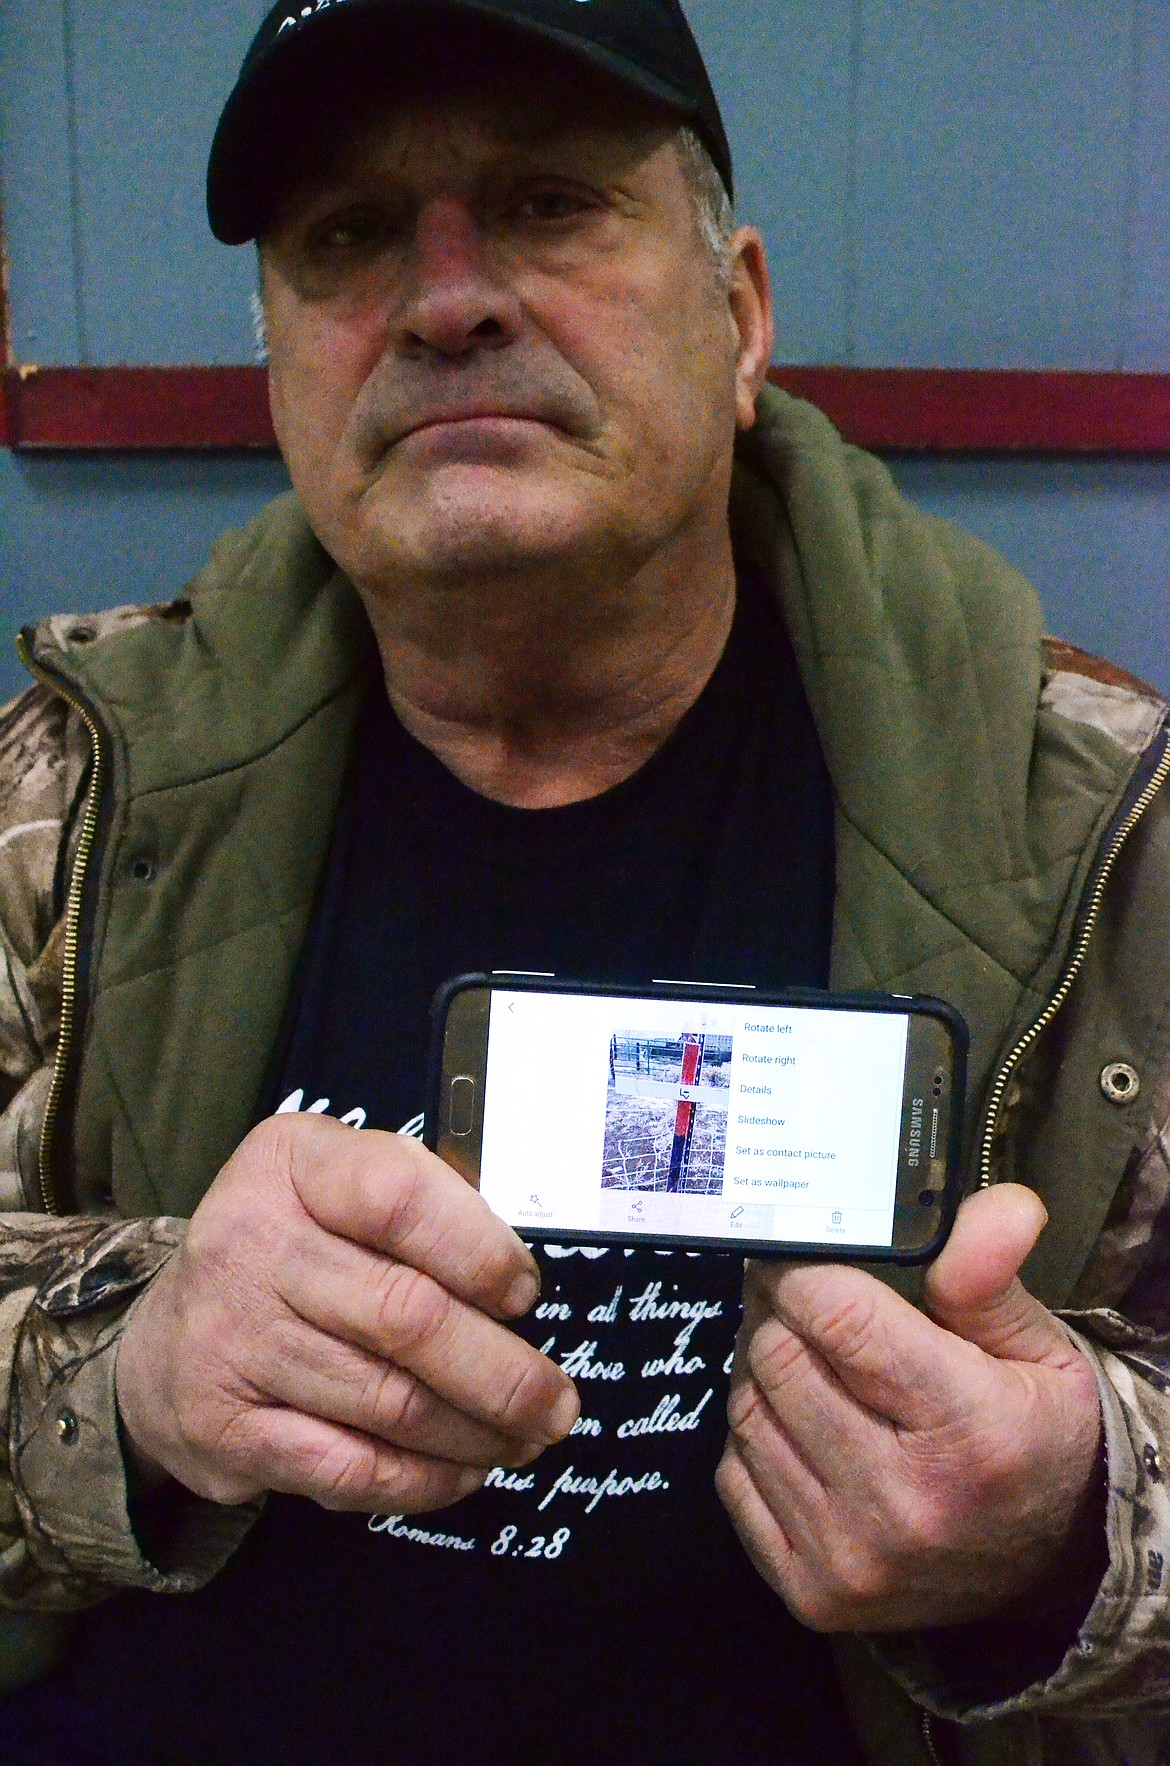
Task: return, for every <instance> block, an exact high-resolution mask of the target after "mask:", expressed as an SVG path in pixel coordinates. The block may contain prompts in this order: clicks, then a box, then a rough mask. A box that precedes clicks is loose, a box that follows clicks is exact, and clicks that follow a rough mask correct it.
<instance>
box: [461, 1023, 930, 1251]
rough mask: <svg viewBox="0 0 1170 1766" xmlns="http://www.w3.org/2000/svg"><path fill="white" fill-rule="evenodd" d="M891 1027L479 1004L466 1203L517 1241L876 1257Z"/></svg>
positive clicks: (886, 1170) (892, 1093) (890, 1125)
mask: <svg viewBox="0 0 1170 1766" xmlns="http://www.w3.org/2000/svg"><path fill="white" fill-rule="evenodd" d="M908 1023H909V1020H908V1019H907V1017H906V1016H905V1015H904V1014H901V1013H880V1012H848V1011H834V1010H831V1009H824V1008H818V1007H813V1008H809V1007H780V1006H749V1005H738V1004H736V1005H731V1004H719V1003H712V1002H708V1001H704V1000H678V999H665V998H657V997H654V998H648V999H628V998H621V997H615V996H612V995H606V994H570V993H538V992H535V991H533V992H529V991H527V990H523V991H518V992H508V991H505V990H502V989H500V990H493V992H492V1000H491V1008H490V1012H489V1017H488V1051H487V1071H486V1078H485V1087H484V1107H483V1140H482V1147H481V1154H480V1191H481V1193H482V1194H483V1196H484V1197H485V1198H486V1200H487V1201H488V1202H489V1203H490V1204H491V1206H492V1207H493V1208H494V1209H495V1210H496V1212H497V1213H498V1214H500V1215H502V1217H503V1218H504V1219H505V1220H507V1221H509V1222H510V1223H511V1224H512V1225H513V1226H516V1227H517V1228H519V1229H520V1230H523V1229H525V1228H531V1229H532V1230H534V1231H540V1230H542V1229H543V1230H544V1231H547V1232H557V1233H574V1232H586V1233H600V1234H605V1233H614V1234H619V1233H620V1234H630V1233H653V1234H659V1235H665V1236H682V1237H685V1236H686V1235H687V1234H694V1235H695V1236H696V1237H706V1238H730V1239H737V1238H738V1239H744V1240H755V1241H760V1242H775V1243H778V1244H782V1243H789V1244H800V1243H806V1244H814V1243H824V1242H831V1241H832V1240H834V1239H837V1240H839V1241H840V1242H842V1243H843V1244H850V1245H883V1246H886V1245H889V1244H890V1243H891V1242H892V1237H893V1221H894V1200H895V1190H896V1181H897V1168H898V1138H899V1134H900V1131H901V1119H902V1082H903V1076H904V1072H905V1062H906V1038H907V1029H908ZM936 1114H937V1113H936Z"/></svg>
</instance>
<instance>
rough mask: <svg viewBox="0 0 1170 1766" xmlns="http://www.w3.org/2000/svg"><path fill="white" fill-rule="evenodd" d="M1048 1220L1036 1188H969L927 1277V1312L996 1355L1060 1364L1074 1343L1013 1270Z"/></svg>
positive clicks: (1071, 1352) (1012, 1358) (969, 1340)
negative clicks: (975, 1191) (969, 1190)
mask: <svg viewBox="0 0 1170 1766" xmlns="http://www.w3.org/2000/svg"><path fill="white" fill-rule="evenodd" d="M1047 1220H1048V1212H1047V1210H1046V1209H1045V1207H1044V1204H1043V1202H1042V1201H1041V1200H1040V1198H1039V1196H1038V1195H1036V1194H1035V1192H1034V1191H1033V1190H1028V1189H1025V1188H1024V1186H1023V1185H1022V1184H1018V1183H1003V1184H997V1185H996V1186H995V1187H994V1188H993V1189H989V1190H979V1191H978V1192H977V1193H976V1194H975V1195H973V1196H968V1197H967V1199H966V1201H965V1202H964V1203H963V1204H962V1205H961V1207H960V1209H959V1212H958V1214H957V1215H956V1217H955V1224H954V1228H953V1230H952V1232H951V1236H950V1238H949V1239H948V1240H947V1243H946V1245H945V1246H944V1247H943V1249H942V1251H941V1253H940V1254H939V1256H938V1258H937V1260H936V1261H935V1262H934V1264H932V1266H931V1268H930V1270H929V1272H928V1274H927V1277H926V1288H925V1299H926V1306H927V1310H928V1311H929V1312H930V1314H931V1317H932V1318H934V1319H935V1321H936V1322H937V1323H938V1324H940V1325H942V1326H943V1327H944V1328H945V1329H946V1330H948V1331H952V1332H953V1333H954V1334H955V1336H956V1337H963V1338H965V1339H966V1341H967V1342H968V1343H974V1344H975V1345H976V1346H977V1347H978V1348H980V1349H983V1350H985V1351H986V1353H987V1354H988V1355H994V1356H995V1357H996V1358H997V1359H999V1360H1001V1361H1029V1362H1033V1363H1036V1362H1044V1363H1048V1364H1049V1365H1051V1366H1064V1365H1065V1364H1066V1363H1067V1362H1068V1361H1069V1359H1070V1357H1071V1356H1072V1355H1074V1354H1075V1353H1076V1351H1075V1349H1074V1348H1073V1345H1072V1344H1071V1343H1070V1341H1069V1339H1068V1337H1067V1336H1066V1335H1065V1332H1064V1331H1063V1329H1062V1328H1061V1326H1060V1324H1059V1323H1058V1322H1057V1320H1056V1319H1055V1318H1054V1317H1053V1316H1052V1314H1051V1313H1050V1312H1049V1311H1048V1309H1047V1307H1045V1306H1042V1305H1041V1304H1040V1302H1039V1300H1036V1299H1034V1298H1033V1296H1032V1295H1031V1294H1029V1292H1028V1290H1027V1289H1026V1288H1025V1286H1024V1284H1023V1282H1021V1281H1020V1279H1019V1275H1018V1273H1017V1272H1018V1270H1019V1268H1020V1265H1021V1264H1022V1263H1023V1261H1024V1259H1025V1257H1026V1256H1027V1255H1028V1253H1029V1251H1030V1250H1031V1249H1032V1247H1033V1245H1034V1244H1035V1243H1036V1241H1037V1239H1038V1238H1039V1237H1040V1234H1041V1232H1042V1231H1043V1230H1044V1226H1045V1223H1046V1222H1047Z"/></svg>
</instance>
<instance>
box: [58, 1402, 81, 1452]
mask: <svg viewBox="0 0 1170 1766" xmlns="http://www.w3.org/2000/svg"><path fill="white" fill-rule="evenodd" d="M57 1434H58V1436H59V1437H60V1439H61V1440H62V1441H63V1442H64V1443H65V1445H66V1447H72V1446H73V1443H74V1442H75V1441H76V1440H77V1417H76V1415H75V1413H74V1412H73V1411H71V1410H62V1411H59V1412H58V1413H57Z"/></svg>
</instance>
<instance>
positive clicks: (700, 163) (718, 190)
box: [677, 125, 735, 286]
mask: <svg viewBox="0 0 1170 1766" xmlns="http://www.w3.org/2000/svg"><path fill="white" fill-rule="evenodd" d="M677 141H678V153H679V158H680V160H681V161H682V168H683V174H684V176H685V178H686V181H687V188H688V189H689V190H690V193H691V197H692V200H693V202H694V205H695V220H696V222H697V224H698V228H699V237H700V238H701V239H702V241H703V244H704V245H705V246H706V248H707V250H708V252H709V253H710V255H711V260H712V262H713V263H714V265H715V269H716V273H717V274H718V277H719V281H720V283H721V285H723V286H726V284H727V283H728V281H729V280H730V277H731V252H730V249H729V248H730V245H731V236H732V234H733V233H734V232H735V209H734V207H733V206H732V201H731V197H730V196H729V195H728V193H727V186H726V184H725V183H724V182H723V179H722V178H721V177H720V175H719V171H718V169H717V167H716V165H715V161H714V160H713V159H712V158H711V154H710V152H709V151H708V149H707V146H706V144H705V143H704V142H703V141H702V140H701V139H700V137H699V136H698V135H697V134H696V133H695V131H694V129H692V128H690V127H688V126H686V125H684V126H683V127H682V128H681V129H680V130H679V132H678V136H677Z"/></svg>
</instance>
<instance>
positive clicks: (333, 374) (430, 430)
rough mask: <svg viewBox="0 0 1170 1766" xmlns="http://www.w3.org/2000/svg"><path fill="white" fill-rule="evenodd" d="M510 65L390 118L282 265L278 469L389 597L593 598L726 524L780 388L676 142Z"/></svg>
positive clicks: (330, 188) (653, 123) (358, 145)
mask: <svg viewBox="0 0 1170 1766" xmlns="http://www.w3.org/2000/svg"><path fill="white" fill-rule="evenodd" d="M506 60H507V58H505V57H502V56H501V57H500V58H499V60H497V61H496V62H495V63H494V65H492V64H489V65H488V66H486V67H484V68H483V69H482V73H481V74H480V75H479V76H477V79H476V81H475V87H474V90H467V89H460V88H459V87H458V85H456V87H455V89H453V90H449V91H447V92H446V93H444V94H443V95H442V96H441V97H432V98H430V99H429V100H424V99H412V100H409V101H407V100H404V99H402V98H398V99H396V100H394V101H393V103H389V102H388V101H386V100H383V101H382V102H381V103H380V104H377V105H373V106H369V107H368V108H367V114H366V115H365V116H364V117H363V118H362V119H361V120H360V121H359V122H358V123H356V124H355V125H353V126H351V128H350V129H349V131H348V132H347V133H346V135H345V138H344V139H343V140H341V141H340V142H339V143H337V145H336V148H335V149H331V151H330V153H329V154H328V156H327V157H326V158H325V163H323V164H322V165H321V166H320V168H319V170H318V169H317V168H314V174H313V176H312V177H311V178H306V177H301V178H300V179H298V180H297V181H296V182H295V184H294V187H293V189H292V191H291V192H290V194H289V195H288V196H287V197H286V199H285V200H284V202H283V203H282V205H281V207H280V209H279V211H278V214H277V218H276V221H275V223H274V225H273V226H272V228H271V229H270V231H269V232H268V234H267V235H266V237H265V239H264V241H263V245H262V261H263V273H264V290H265V298H266V306H267V313H268V323H269V343H270V353H271V369H272V374H271V379H272V403H273V414H274V418H275V423H276V429H277V434H278V436H279V439H280V443H281V447H282V449H283V451H284V454H285V458H286V460H287V462H288V465H289V468H290V471H291V474H292V479H293V483H294V485H295V486H296V489H297V490H298V492H299V494H300V496H301V499H302V501H303V503H304V505H305V507H306V509H307V511H308V514H309V517H310V519H311V521H312V523H313V525H314V527H315V529H316V531H317V533H318V534H319V536H320V537H321V539H322V541H323V542H324V544H325V546H326V547H327V548H328V550H329V551H330V552H331V554H332V555H333V556H334V557H335V558H336V559H337V560H338V562H339V563H340V564H341V565H342V567H343V568H344V569H345V570H346V571H347V572H348V573H349V575H350V576H351V577H352V578H353V579H354V580H355V581H356V582H357V583H358V584H359V585H360V586H363V587H366V588H368V589H369V590H370V591H371V592H373V593H375V594H377V593H378V592H379V590H381V591H382V592H384V593H385V592H390V593H393V592H394V590H395V588H396V587H400V586H401V585H402V584H404V583H406V582H409V581H411V580H414V581H418V580H419V579H420V578H425V579H429V580H431V581H433V582H434V581H438V582H441V581H443V580H449V579H463V578H466V577H467V576H468V575H469V574H470V575H481V574H484V573H487V574H492V575H496V574H499V573H501V572H502V573H505V574H510V573H512V572H514V571H521V572H523V571H525V570H531V569H532V568H534V567H535V568H545V567H547V566H549V565H555V564H556V563H557V562H558V561H561V560H563V561H565V563H566V566H570V565H571V566H572V569H573V571H574V573H575V574H576V575H577V577H578V578H579V579H580V580H582V581H585V580H587V579H588V578H589V577H590V576H591V575H594V574H595V573H596V572H597V571H599V570H600V571H611V570H612V569H613V568H614V567H615V566H616V567H618V568H619V569H621V568H623V567H628V568H631V569H637V568H639V567H640V566H641V565H642V564H643V563H644V562H645V561H646V560H647V559H648V558H650V557H651V556H652V555H653V554H654V553H655V552H656V551H657V550H659V549H660V548H662V547H663V546H664V545H669V543H670V542H671V541H672V540H673V539H674V538H675V537H676V536H678V535H680V534H682V533H684V532H685V531H686V530H687V528H688V526H689V525H693V524H694V523H696V522H709V521H712V520H716V521H725V519H726V508H727V489H728V479H729V473H730V459H731V448H732V442H733V438H734V432H735V427H736V423H737V409H738V420H739V421H740V422H747V421H750V414H751V404H752V400H753V399H754V394H755V391H757V390H758V384H759V380H760V378H761V377H762V374H763V370H764V368H765V367H766V363H767V344H766V343H765V344H764V347H763V350H762V352H761V350H760V348H759V347H758V346H759V339H758V338H757V340H756V344H757V347H756V348H755V351H754V353H753V352H752V351H751V350H749V351H748V354H749V356H750V358H751V359H750V361H748V362H747V364H746V366H745V364H744V361H743V360H742V358H743V356H744V349H743V336H742V333H743V329H744V327H743V323H742V319H743V309H744V301H745V298H746V300H747V302H748V306H749V307H751V306H752V303H753V301H754V303H755V310H756V311H759V310H760V307H761V303H762V306H763V308H764V309H766V304H767V287H766V272H765V271H764V269H763V260H762V253H761V252H760V249H759V246H758V242H757V241H756V240H755V239H754V237H753V238H752V239H749V242H748V246H747V252H746V260H747V265H748V267H747V269H746V270H745V267H744V251H743V248H742V246H741V248H740V250H739V251H738V252H737V254H736V263H737V268H736V269H735V272H734V275H733V279H732V287H731V290H730V291H729V290H728V288H727V286H726V285H725V283H724V282H723V281H721V278H720V277H719V275H718V273H717V270H716V267H715V265H714V264H713V261H712V258H711V255H710V252H709V250H708V249H707V248H706V247H705V246H704V245H703V244H702V243H701V241H700V238H699V234H698V230H697V225H696V216H695V208H694V201H693V198H692V196H691V193H690V189H689V187H688V184H687V180H686V176H685V174H684V171H683V166H682V161H681V158H680V156H679V152H678V147H677V143H676V139H675V125H674V124H673V123H671V122H669V121H663V120H662V118H661V117H660V115H659V114H658V113H657V112H656V111H655V110H654V109H653V108H652V107H650V106H648V105H643V104H641V103H640V102H637V101H633V100H629V99H627V98H625V97H624V96H623V95H622V94H620V93H619V92H618V91H617V89H616V88H615V87H613V86H612V85H611V83H610V82H608V81H606V80H604V79H602V78H600V77H597V78H594V77H592V76H589V75H583V74H582V72H581V70H580V69H579V68H577V67H576V66H570V71H569V77H568V78H566V64H564V63H562V62H560V61H559V60H558V59H557V58H555V57H551V56H549V55H547V54H545V53H544V52H543V51H539V50H538V51H534V52H531V53H529V52H528V51H527V50H526V49H524V48H523V47H521V48H520V49H519V51H517V50H516V49H515V47H513V49H512V51H511V61H512V62H513V63H518V64H519V65H516V66H510V65H506ZM550 69H551V70H552V72H553V74H555V76H556V77H551V76H550ZM745 278H746V281H745ZM745 290H746V295H745ZM757 329H758V327H757ZM769 341H770V334H769ZM757 357H758V358H759V359H758V360H757ZM749 382H750V385H749V384H748V383H749Z"/></svg>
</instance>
